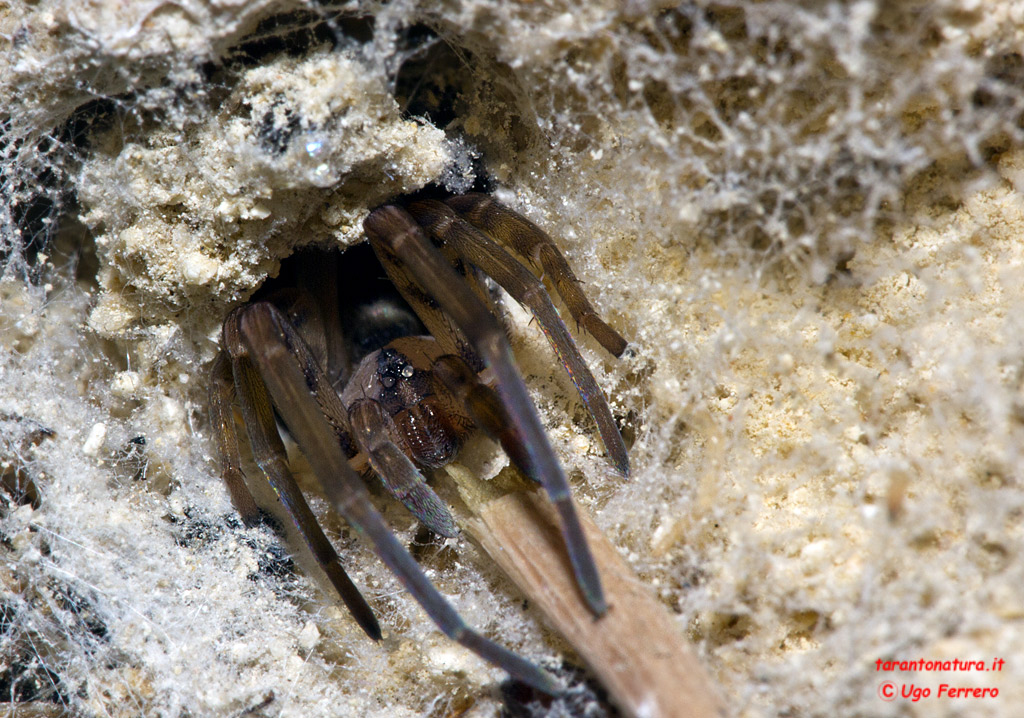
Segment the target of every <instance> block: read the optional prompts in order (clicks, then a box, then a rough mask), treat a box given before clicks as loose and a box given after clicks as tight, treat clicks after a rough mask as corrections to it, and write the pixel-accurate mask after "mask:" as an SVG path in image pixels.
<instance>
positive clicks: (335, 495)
mask: <svg viewBox="0 0 1024 718" xmlns="http://www.w3.org/2000/svg"><path fill="white" fill-rule="evenodd" d="M239 311H240V312H241V314H240V315H239V317H238V321H237V324H236V326H237V328H238V336H239V338H240V340H241V342H242V343H243V344H244V345H245V346H246V347H247V348H248V356H247V358H251V359H252V360H253V361H254V362H255V364H256V365H257V366H258V369H259V376H261V377H263V380H264V382H265V384H266V387H267V389H268V390H269V392H270V396H271V397H272V399H273V405H274V406H275V407H276V408H277V410H278V413H279V414H280V415H281V417H282V418H283V420H284V423H285V425H286V426H287V427H288V430H289V431H290V432H291V433H292V436H294V437H295V440H296V441H297V442H298V444H299V447H300V448H301V449H302V452H303V454H304V455H305V456H306V459H307V460H308V461H309V463H310V465H311V466H312V467H313V471H314V474H315V475H316V477H317V479H318V480H319V482H320V485H321V487H322V489H323V491H324V494H325V495H326V496H327V498H328V500H329V501H330V502H331V504H332V505H333V506H334V509H335V510H336V511H337V512H338V513H339V514H340V515H341V516H343V517H344V518H345V520H346V521H348V523H349V525H351V526H352V527H353V528H354V529H356V530H357V531H358V532H359V533H361V534H363V535H364V536H366V537H367V538H369V540H370V542H371V543H372V544H373V546H374V549H375V550H376V552H377V555H378V556H380V558H381V560H382V561H383V562H384V563H385V564H386V565H387V566H388V568H389V569H390V570H391V571H392V572H393V573H394V574H395V575H396V576H397V577H398V579H399V580H400V581H401V582H402V584H403V585H404V586H405V588H406V590H408V591H409V593H410V594H412V596H413V598H415V599H416V600H417V601H418V602H419V604H420V605H421V606H422V607H423V609H424V610H425V611H426V612H427V615H429V616H430V618H431V619H432V620H433V621H434V623H436V624H437V626H438V628H440V629H441V631H442V632H443V633H444V634H445V635H447V636H448V637H449V638H451V639H453V640H455V641H457V642H458V643H460V644H462V645H463V646H465V647H466V648H468V649H470V650H471V651H473V652H475V653H476V654H477V655H479V656H480V657H481V658H483V659H484V660H486V661H489V662H490V663H492V664H494V665H496V666H498V667H499V668H502V669H503V670H505V671H507V672H508V673H509V674H510V675H511V676H512V677H514V678H516V679H517V680H520V681H522V682H524V683H526V684H528V685H530V686H532V687H534V688H536V689H537V690H539V691H542V692H544V693H548V694H550V695H556V694H557V693H558V692H559V689H558V687H557V686H556V685H555V683H554V681H553V680H552V678H551V677H550V676H549V675H548V674H547V673H546V672H544V671H543V670H541V669H540V668H538V667H537V666H535V665H534V664H533V663H531V662H530V661H527V660H526V659H524V658H522V657H521V656H519V655H517V654H515V653H513V652H512V651H510V650H508V649H507V648H504V647H502V646H500V645H498V644H497V643H494V642H493V641H491V640H489V639H487V638H485V637H484V636H482V635H481V634H479V633H477V632H476V631H474V630H473V629H471V628H470V627H469V626H467V625H466V623H465V621H463V620H462V618H461V617H460V616H459V614H458V613H457V612H456V611H455V609H454V608H452V606H451V604H449V603H448V602H447V601H446V600H445V598H444V597H443V596H442V595H441V594H440V593H439V592H438V591H437V589H436V588H434V586H433V584H431V583H430V580H429V579H428V578H427V577H426V576H425V575H424V574H423V571H422V570H421V569H420V567H419V565H418V564H417V563H416V561H415V560H414V559H413V558H412V556H411V555H410V554H409V552H408V551H407V550H406V549H405V548H404V547H403V546H402V544H401V543H400V542H399V541H398V539H396V538H395V536H394V535H393V534H392V533H391V531H390V530H389V529H388V527H387V525H386V524H385V523H384V520H383V519H382V518H381V516H380V514H379V513H378V512H377V510H376V509H375V508H374V507H373V504H372V503H371V502H370V498H369V494H368V493H367V490H366V487H365V486H363V483H362V480H361V479H360V478H359V476H358V474H356V473H355V471H353V470H352V469H351V468H350V467H349V465H348V461H347V458H346V457H345V455H344V454H343V453H342V450H341V447H340V446H339V445H338V443H337V442H336V441H334V440H333V439H334V437H333V432H332V431H331V427H330V426H329V424H328V423H327V421H326V420H325V418H324V416H323V414H322V413H321V412H320V411H319V407H318V406H317V402H316V400H315V399H314V398H313V396H312V395H311V394H310V391H309V388H308V380H307V378H306V376H305V374H306V367H305V366H301V365H300V364H299V363H298V362H297V361H296V360H295V356H294V353H293V352H292V349H291V347H290V346H289V339H288V335H287V328H286V320H285V318H284V317H283V316H282V315H281V313H280V311H278V310H276V309H275V308H274V307H273V306H272V305H270V304H265V303H260V304H256V305H250V306H249V307H245V308H243V309H242V310H239ZM313 370H314V371H316V372H321V373H322V370H321V369H320V367H319V366H317V365H316V364H315V363H314V365H313ZM325 380H326V379H325ZM268 407H269V405H268Z"/></svg>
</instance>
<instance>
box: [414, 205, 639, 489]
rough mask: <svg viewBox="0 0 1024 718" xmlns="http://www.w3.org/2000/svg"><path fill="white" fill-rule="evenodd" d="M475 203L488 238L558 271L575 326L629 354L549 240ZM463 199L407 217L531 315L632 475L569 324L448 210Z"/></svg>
mask: <svg viewBox="0 0 1024 718" xmlns="http://www.w3.org/2000/svg"><path fill="white" fill-rule="evenodd" d="M474 197H479V198H482V199H481V200H480V202H478V203H477V204H475V205H473V211H472V213H471V215H472V216H473V217H474V218H476V219H475V220H474V221H480V222H481V226H482V227H486V228H487V229H488V231H489V232H491V231H493V232H495V233H496V234H499V236H501V237H503V238H504V240H505V241H506V242H508V243H510V244H511V246H513V247H514V248H515V249H516V250H517V251H518V252H520V253H522V254H524V255H525V256H527V257H535V256H539V257H541V258H542V259H543V263H544V264H543V266H544V267H545V268H546V269H549V268H550V269H551V270H552V271H555V270H556V269H557V271H558V274H557V275H556V278H555V280H556V286H557V287H558V288H559V292H560V293H561V296H562V297H563V298H566V300H567V303H568V302H569V301H570V300H571V302H572V303H570V304H569V307H570V310H571V311H572V313H573V316H574V317H575V318H576V320H577V322H583V323H584V325H585V326H586V327H587V328H588V329H589V330H590V331H593V332H597V333H596V334H595V337H596V338H597V339H598V340H599V341H600V342H601V343H602V344H603V345H604V346H605V348H607V349H608V351H610V352H611V353H613V354H615V355H616V356H618V355H619V354H621V353H622V352H623V351H624V350H625V347H626V341H625V340H624V339H623V338H622V337H621V336H619V335H618V333H617V332H615V330H613V329H612V328H611V327H609V326H608V325H607V324H605V323H604V321H602V320H601V318H600V317H598V316H597V314H596V313H594V310H593V308H592V307H591V306H590V303H589V302H588V301H587V299H586V297H585V296H584V295H583V292H582V291H580V288H579V281H578V280H577V279H576V277H575V276H574V275H573V273H572V271H571V270H570V269H569V265H568V264H567V263H566V261H565V259H564V258H563V257H562V255H561V254H560V253H559V252H558V250H557V249H555V246H554V245H553V244H552V243H551V240H550V239H548V237H547V235H546V234H544V233H543V232H541V230H540V229H539V228H537V227H536V226H534V225H533V224H532V223H530V222H529V221H527V220H526V219H525V218H522V217H519V215H517V214H516V213H515V212H512V211H510V210H507V209H505V208H504V207H502V206H501V205H499V204H498V203H497V202H494V201H493V200H491V199H490V198H489V197H487V196H486V195H471V196H470V199H472V198H474ZM463 198H464V197H453V198H452V199H451V200H449V203H448V204H446V203H442V202H436V201H430V200H428V201H424V202H414V203H413V204H412V205H411V206H410V207H409V212H410V213H411V214H412V216H413V217H415V218H416V221H417V222H419V223H420V224H421V225H423V226H424V227H425V228H426V229H427V231H428V232H430V233H431V234H432V235H434V236H435V237H437V238H438V239H439V240H440V241H442V242H443V243H444V244H445V246H447V247H450V248H451V249H452V250H454V252H455V254H456V255H457V256H459V257H461V258H462V259H464V260H465V261H467V262H469V263H470V264H472V265H474V266H476V267H478V268H479V269H481V270H482V271H483V272H484V273H485V274H487V275H488V276H489V277H490V278H491V279H493V280H494V281H495V282H497V283H498V284H499V285H501V286H502V287H504V288H505V290H506V291H507V292H508V293H509V294H511V295H512V298H513V299H515V300H516V301H518V302H521V303H522V304H524V305H525V306H526V307H527V308H529V309H530V311H531V312H532V313H533V316H534V318H536V320H537V323H538V324H539V325H540V327H541V329H542V330H543V332H544V336H546V337H547V338H548V342H549V343H550V344H551V348H552V349H553V350H554V352H555V356H557V357H558V359H559V361H560V362H561V363H562V366H563V367H565V371H566V373H567V374H568V375H569V376H570V377H571V378H572V381H573V383H574V384H575V385H576V390H577V392H578V393H579V395H580V399H582V400H583V403H584V405H585V406H586V407H587V410H588V411H589V412H590V415H591V416H592V417H594V421H595V422H596V423H597V430H598V433H599V434H600V435H601V441H602V442H603V443H604V445H605V448H606V449H607V450H608V454H609V456H610V457H611V459H612V463H614V464H615V467H616V468H617V469H618V470H619V472H620V473H622V474H623V475H628V474H629V455H628V454H627V453H626V445H625V444H624V443H623V441H622V435H621V434H620V433H619V428H618V426H616V424H615V419H614V417H613V416H612V412H611V409H610V408H609V407H608V402H607V401H606V400H605V397H604V392H602V391H601V387H599V386H598V385H597V381H596V380H595V379H594V375H593V374H591V372H590V368H589V367H588V366H587V363H586V362H585V361H583V357H582V356H580V352H579V349H578V348H577V347H576V342H574V341H573V339H572V336H571V335H570V334H569V331H568V330H567V329H566V328H565V322H563V321H562V318H561V317H560V316H558V312H557V311H556V310H555V306H554V304H552V302H551V297H549V296H548V293H547V290H546V289H545V288H544V284H543V283H542V282H541V281H540V280H539V279H538V278H537V277H536V276H535V275H534V274H533V273H532V272H530V271H529V270H528V269H527V268H526V267H525V266H523V265H522V264H520V263H519V262H518V261H517V260H516V258H515V257H513V256H512V255H511V254H510V253H509V252H508V251H506V250H505V248H504V247H503V246H502V245H501V244H499V243H498V242H495V241H494V240H493V239H491V238H490V237H489V236H487V235H486V234H484V233H483V232H481V231H480V230H479V229H477V228H476V227H474V226H473V225H472V224H470V223H469V222H466V221H465V220H463V219H462V218H461V217H459V215H457V214H456V213H455V211H454V210H453V209H452V207H451V206H449V204H450V203H452V202H453V201H454V200H461V199H463ZM455 206H461V204H456V205H455ZM616 352H617V353H616Z"/></svg>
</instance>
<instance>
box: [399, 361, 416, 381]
mask: <svg viewBox="0 0 1024 718" xmlns="http://www.w3.org/2000/svg"><path fill="white" fill-rule="evenodd" d="M415 373H416V370H415V369H414V368H413V366H412V364H406V365H405V366H403V367H402V376H404V377H405V378H406V379H411V378H412V375H413V374H415Z"/></svg>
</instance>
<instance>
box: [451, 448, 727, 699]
mask: <svg viewBox="0 0 1024 718" xmlns="http://www.w3.org/2000/svg"><path fill="white" fill-rule="evenodd" d="M448 473H449V474H450V475H451V476H452V477H453V478H454V479H455V480H456V483H457V484H458V486H459V491H460V495H461V496H462V498H463V500H464V501H465V502H466V504H467V505H468V507H469V509H470V511H471V512H472V513H473V518H472V519H471V520H469V521H468V522H465V523H463V528H464V529H466V530H467V531H469V533H470V535H472V536H473V538H474V539H475V540H476V541H477V542H478V543H479V544H480V545H481V546H482V547H483V548H484V550H485V551H487V553H488V554H489V555H490V557H491V558H492V559H493V560H494V561H495V563H497V564H498V565H499V566H500V567H501V568H502V570H503V571H504V572H505V573H506V574H507V575H508V576H509V577H510V578H511V579H512V580H513V581H514V582H515V584H516V585H517V586H518V587H519V589H520V590H521V591H522V592H523V593H524V594H525V595H526V597H527V598H528V599H529V600H530V602H531V603H532V604H533V605H534V606H536V607H537V608H539V609H540V611H541V612H542V613H543V615H544V617H545V619H546V620H547V621H548V622H549V624H550V625H551V626H552V627H553V628H554V629H555V630H556V631H558V633H560V634H561V635H562V636H563V637H564V638H565V639H566V640H567V641H568V642H569V643H570V644H571V645H572V646H573V648H575V649H576V651H577V653H578V654H579V655H580V657H581V658H582V659H583V660H584V661H585V662H586V663H587V665H588V667H589V668H590V670H591V671H593V673H594V674H595V675H596V676H597V678H598V679H599V680H600V681H601V683H602V684H603V685H604V687H605V688H606V689H607V690H608V693H609V694H610V695H611V696H612V700H613V701H614V702H615V704H616V705H617V706H618V707H619V709H620V710H622V711H623V712H624V713H625V714H626V715H628V716H631V717H632V718H684V717H686V716H692V717H693V718H721V717H722V716H725V715H726V710H725V704H724V703H723V701H722V699H721V698H720V697H719V696H718V694H717V692H716V690H715V689H714V686H713V685H712V683H711V679H710V678H709V677H708V675H707V672H706V671H705V670H704V668H703V666H702V665H701V664H700V662H699V661H698V660H697V657H696V656H695V655H694V654H693V652H692V651H691V650H690V648H689V647H688V646H687V645H686V642H685V639H684V637H683V635H682V633H681V631H680V629H679V627H678V626H677V625H676V623H675V621H674V620H673V618H672V616H671V615H670V614H669V612H668V610H667V609H666V608H665V606H663V605H662V604H661V603H659V602H658V601H657V600H656V599H655V598H654V597H653V596H652V595H651V592H650V591H649V590H648V588H647V587H646V586H645V585H644V584H643V583H642V582H641V581H640V579H639V578H637V576H636V575H635V574H634V573H633V571H632V570H631V569H630V567H629V566H628V565H627V564H626V562H625V561H624V560H623V559H622V557H621V556H619V553H618V551H617V550H616V549H615V547H614V546H613V545H612V543H611V542H610V541H609V540H608V538H607V537H606V536H605V535H604V534H603V533H602V532H601V530H600V529H599V528H598V527H597V525H596V524H594V522H593V520H592V519H591V518H590V516H589V515H588V514H587V513H586V511H584V510H582V509H581V508H580V507H577V510H578V511H579V515H580V520H581V522H582V524H583V528H584V531H585V532H586V535H587V540H588V541H589V543H590V549H591V551H592V552H593V554H594V559H595V560H596V562H597V567H598V570H599V571H600V574H601V580H602V582H603V584H604V590H605V595H606V597H607V599H608V603H609V605H610V608H609V610H608V613H607V614H605V615H604V616H603V617H602V618H600V619H596V620H595V619H594V617H593V615H592V614H591V613H590V612H589V611H588V610H587V607H586V604H585V603H584V602H583V598H582V596H581V595H580V592H579V589H578V588H577V586H576V584H575V582H574V580H573V573H572V567H571V566H570V565H569V560H568V557H567V556H566V552H565V547H564V546H563V544H562V538H561V532H560V531H559V527H558V519H557V515H556V513H555V511H554V509H553V507H552V506H551V504H550V502H549V501H548V500H547V499H546V498H545V497H544V496H543V493H542V492H541V491H539V490H532V489H531V490H525V491H522V490H521V491H514V492H512V493H499V492H497V491H495V490H494V489H493V488H492V487H485V488H481V486H480V483H481V482H479V481H477V480H475V479H473V477H472V475H471V474H469V472H468V471H467V470H466V469H465V468H463V467H460V466H458V465H453V466H450V467H448Z"/></svg>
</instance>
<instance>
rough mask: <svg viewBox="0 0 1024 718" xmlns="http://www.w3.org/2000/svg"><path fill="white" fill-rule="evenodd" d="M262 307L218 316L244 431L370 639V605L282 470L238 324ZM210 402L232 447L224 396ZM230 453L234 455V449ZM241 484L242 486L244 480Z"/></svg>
mask: <svg viewBox="0 0 1024 718" xmlns="http://www.w3.org/2000/svg"><path fill="white" fill-rule="evenodd" d="M268 309H273V310H274V311H278V310H276V309H275V308H273V307H272V305H270V304H268V303H266V302H260V303H257V304H252V305H248V306H245V307H241V308H239V309H236V310H235V311H233V312H232V313H231V314H230V315H228V318H227V320H225V322H224V351H225V352H226V353H227V355H228V357H229V358H230V364H231V374H232V376H233V378H234V385H235V395H236V396H237V398H238V404H239V408H240V410H241V412H242V418H243V421H244V422H245V426H246V431H247V432H248V434H249V443H250V445H251V446H252V453H253V458H254V459H255V460H256V463H257V465H258V466H259V467H260V469H261V470H262V471H263V475H264V476H265V477H266V479H267V481H268V482H269V483H270V485H271V487H272V488H273V489H274V493H275V494H276V495H277V496H278V498H279V499H280V500H281V503H282V505H283V506H284V509H285V511H286V512H287V513H288V515H289V516H290V517H291V518H292V522H293V523H294V525H295V527H296V529H297V530H298V532H299V535H300V536H301V538H302V540H303V542H304V543H305V544H306V546H308V547H309V550H310V552H311V553H312V554H313V558H314V559H316V562H317V564H318V565H319V566H320V568H321V569H323V571H324V573H325V574H326V575H327V578H328V579H329V580H330V582H331V585H333V586H334V588H335V590H336V591H337V592H338V595H339V596H340V597H341V600H342V601H344V603H345V605H346V606H347V607H348V609H349V611H350V612H351V613H352V615H353V617H354V618H355V619H356V622H357V623H358V624H359V626H360V627H361V628H362V629H363V631H365V632H366V635H368V636H369V637H370V638H372V639H374V640H380V638H381V631H380V624H379V623H377V619H376V617H375V616H374V615H373V610H372V609H371V608H370V605H369V604H368V603H367V602H366V599H365V598H363V595H362V594H361V593H360V592H359V589H358V588H356V585H355V584H354V583H353V582H352V579H351V578H349V576H348V574H347V573H346V572H345V569H344V568H343V567H342V565H341V559H340V558H339V556H338V554H337V552H336V551H335V550H334V546H333V545H332V544H331V542H330V541H329V540H328V539H327V537H326V536H325V535H324V532H323V529H321V528H320V524H319V523H318V522H317V520H316V517H315V516H314V515H313V512H312V511H311V510H310V508H309V504H308V503H306V499H305V497H304V496H303V495H302V492H301V491H300V490H299V487H298V485H297V484H296V483H295V478H294V477H293V476H292V474H291V472H290V471H289V470H288V465H287V460H286V458H285V448H284V444H283V443H282V442H281V437H280V435H279V434H278V432H277V423H276V421H275V420H274V410H273V408H272V406H271V403H270V399H269V397H268V396H267V391H266V387H265V385H264V383H263V381H262V380H261V378H260V375H259V374H258V373H257V371H256V368H255V367H254V365H253V363H252V347H251V344H249V343H247V342H244V341H243V337H242V336H241V329H240V325H241V322H242V321H243V319H244V317H245V316H247V315H248V314H251V313H264V312H266V311H268ZM218 365H221V366H222V364H221V362H220V360H219V359H218V361H217V363H215V365H214V368H215V370H220V369H218ZM220 371H222V370H220ZM310 401H313V399H312V397H310ZM212 403H213V404H214V405H215V406H217V408H216V409H212V410H211V414H213V413H215V412H216V413H218V414H219V415H221V416H225V417H229V418H228V420H227V421H225V422H224V423H220V424H216V426H217V429H218V432H219V433H220V434H222V435H225V436H230V441H231V442H233V443H234V445H235V446H236V447H237V443H238V438H237V434H236V432H235V426H234V419H233V417H231V406H230V396H229V395H225V394H215V396H214V400H213V402H212ZM331 443H332V444H333V445H334V446H337V447H338V451H339V452H340V451H341V447H340V445H339V444H338V442H337V438H336V436H334V435H333V431H332V441H331ZM222 457H223V461H224V474H225V477H227V475H228V474H229V472H231V473H234V472H235V471H237V472H238V474H241V469H240V467H239V466H238V465H237V464H235V465H233V466H232V463H231V462H232V460H233V459H232V458H231V455H230V454H222ZM234 457H235V459H236V458H237V449H236V451H235V454H234ZM229 486H230V484H229ZM242 488H245V487H244V484H243V486H242ZM245 492H246V493H247V494H249V501H250V502H252V503H253V506H255V502H253V500H252V495H251V493H249V491H248V489H245ZM233 498H234V496H233ZM243 503H244V502H243ZM257 512H258V510H257ZM243 517H244V514H243Z"/></svg>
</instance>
